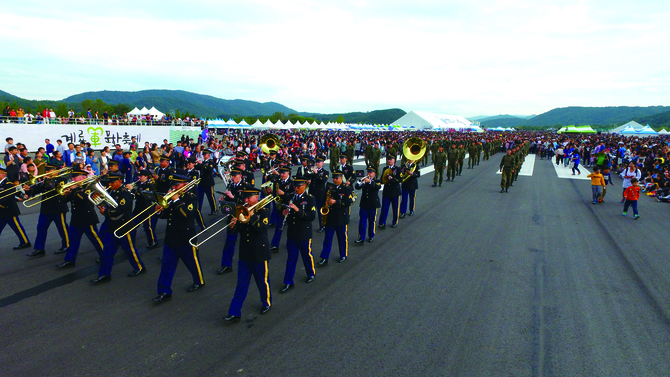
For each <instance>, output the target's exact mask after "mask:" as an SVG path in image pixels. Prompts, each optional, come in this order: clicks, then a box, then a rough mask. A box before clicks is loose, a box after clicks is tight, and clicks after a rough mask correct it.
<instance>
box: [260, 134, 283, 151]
mask: <svg viewBox="0 0 670 377" xmlns="http://www.w3.org/2000/svg"><path fill="white" fill-rule="evenodd" d="M258 145H259V146H260V147H261V150H262V151H263V153H270V151H275V152H276V151H278V150H279V149H280V148H281V143H280V142H279V137H278V136H277V135H275V134H265V135H263V136H262V137H261V139H260V140H259V141H258Z"/></svg>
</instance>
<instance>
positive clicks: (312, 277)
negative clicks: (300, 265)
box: [305, 275, 314, 284]
mask: <svg viewBox="0 0 670 377" xmlns="http://www.w3.org/2000/svg"><path fill="white" fill-rule="evenodd" d="M313 281H314V275H312V276H310V277H308V278H307V280H305V283H307V284H309V283H311V282H313Z"/></svg>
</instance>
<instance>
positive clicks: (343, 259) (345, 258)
mask: <svg viewBox="0 0 670 377" xmlns="http://www.w3.org/2000/svg"><path fill="white" fill-rule="evenodd" d="M345 260H347V257H340V259H338V260H337V263H342V262H344V261H345Z"/></svg>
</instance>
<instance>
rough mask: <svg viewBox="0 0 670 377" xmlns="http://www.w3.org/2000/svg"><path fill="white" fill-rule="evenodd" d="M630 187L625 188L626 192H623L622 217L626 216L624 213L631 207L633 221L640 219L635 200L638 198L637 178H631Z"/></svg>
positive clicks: (638, 184)
mask: <svg viewBox="0 0 670 377" xmlns="http://www.w3.org/2000/svg"><path fill="white" fill-rule="evenodd" d="M630 183H631V185H630V186H628V187H627V188H626V191H624V192H623V197H624V198H625V199H626V201H625V202H624V204H623V215H624V216H626V211H628V207H629V206H632V207H633V220H637V219H639V218H640V215H639V214H638V212H637V200H638V199H639V198H640V183H639V181H638V180H637V178H631V180H630Z"/></svg>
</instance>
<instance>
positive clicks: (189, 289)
mask: <svg viewBox="0 0 670 377" xmlns="http://www.w3.org/2000/svg"><path fill="white" fill-rule="evenodd" d="M204 285H205V283H202V284H198V283H195V284H193V285H192V286H190V287H188V289H187V290H186V292H193V291H197V290H198V289H200V288H202V287H203V286H204Z"/></svg>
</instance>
